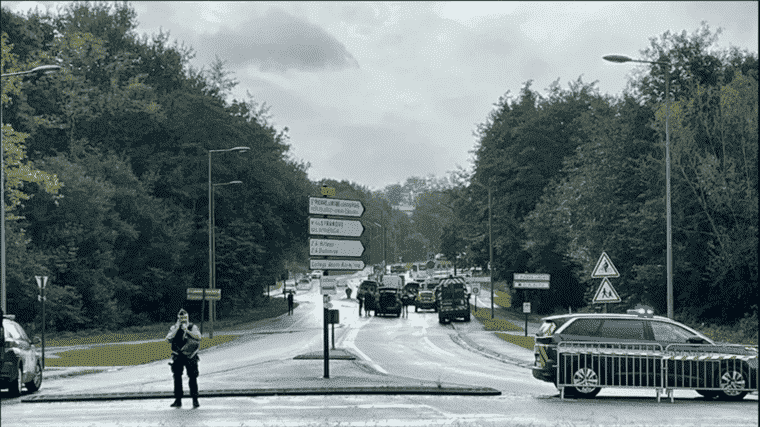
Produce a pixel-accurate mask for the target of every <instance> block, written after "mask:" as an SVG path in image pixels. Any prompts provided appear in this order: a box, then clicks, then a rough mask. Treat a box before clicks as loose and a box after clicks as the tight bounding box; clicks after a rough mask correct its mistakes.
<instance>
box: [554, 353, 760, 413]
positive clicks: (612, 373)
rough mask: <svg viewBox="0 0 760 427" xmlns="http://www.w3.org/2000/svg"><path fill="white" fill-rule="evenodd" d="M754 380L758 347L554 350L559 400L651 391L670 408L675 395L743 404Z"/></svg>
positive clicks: (754, 384) (753, 388)
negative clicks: (569, 394) (608, 390)
mask: <svg viewBox="0 0 760 427" xmlns="http://www.w3.org/2000/svg"><path fill="white" fill-rule="evenodd" d="M748 349H754V353H752V351H749V352H748V351H747V350H748ZM748 353H749V354H748ZM758 375H759V374H758V357H757V346H745V345H733V344H725V345H719V346H710V347H707V346H706V345H704V344H671V345H668V346H667V347H666V348H665V349H664V350H663V348H662V346H661V345H659V344H620V343H599V342H562V343H559V344H558V346H557V377H556V378H557V388H558V389H559V390H560V396H561V398H562V399H564V398H565V388H567V387H571V389H572V390H573V391H574V392H580V393H582V394H588V395H590V396H592V395H594V394H595V392H596V391H597V389H599V388H605V387H616V388H619V387H622V388H647V389H651V388H653V389H654V390H655V393H656V396H657V401H658V402H659V401H660V392H661V391H665V392H666V393H667V394H668V396H669V397H670V401H671V402H673V400H674V399H673V390H674V389H686V390H698V391H699V392H700V394H702V395H704V396H706V397H709V396H714V395H717V394H718V392H723V393H725V394H726V395H727V396H729V397H737V398H741V397H743V396H744V395H746V393H747V392H756V391H757V389H758V387H757V386H758V382H759V381H758ZM740 395H741V396H740Z"/></svg>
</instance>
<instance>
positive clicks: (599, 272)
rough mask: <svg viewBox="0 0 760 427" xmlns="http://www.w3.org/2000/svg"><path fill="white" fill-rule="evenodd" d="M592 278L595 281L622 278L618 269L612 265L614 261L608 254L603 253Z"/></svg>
mask: <svg viewBox="0 0 760 427" xmlns="http://www.w3.org/2000/svg"><path fill="white" fill-rule="evenodd" d="M591 277H593V278H594V279H601V278H603V277H620V274H619V273H618V271H617V268H615V266H614V265H613V264H612V260H611V259H610V257H609V256H608V255H607V252H602V255H601V256H600V257H599V261H597V262H596V267H594V271H593V272H592V273H591Z"/></svg>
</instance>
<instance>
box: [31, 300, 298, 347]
mask: <svg viewBox="0 0 760 427" xmlns="http://www.w3.org/2000/svg"><path fill="white" fill-rule="evenodd" d="M295 307H298V303H296V305H295ZM287 312H288V304H287V302H286V301H285V299H284V298H271V299H270V300H269V303H268V304H266V305H263V306H261V307H255V308H253V309H251V310H249V311H247V312H245V313H243V314H240V315H237V316H234V317H230V318H229V319H218V320H216V321H215V322H214V331H215V332H223V331H225V330H227V331H229V330H232V329H235V328H240V329H246V328H245V327H246V326H250V325H249V324H250V323H253V322H256V321H259V320H264V319H271V318H274V317H277V316H280V315H282V314H285V313H287ZM190 320H191V321H193V323H196V324H197V325H198V326H199V327H200V322H197V321H196V319H193V318H192V316H191V317H190ZM172 323H174V319H172V320H171V321H169V322H166V323H157V324H153V325H148V326H136V327H131V328H125V329H122V330H120V331H101V330H97V329H90V330H84V331H76V332H54V333H48V337H47V339H46V340H45V345H46V346H48V347H63V346H73V345H91V344H112V343H121V342H128V341H145V340H155V339H163V338H164V337H166V333H167V332H168V331H169V326H171V324H172ZM207 325H208V322H205V323H204V332H207V331H206V330H205V328H206V327H207Z"/></svg>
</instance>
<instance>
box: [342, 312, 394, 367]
mask: <svg viewBox="0 0 760 427" xmlns="http://www.w3.org/2000/svg"><path fill="white" fill-rule="evenodd" d="M367 323H368V322H367ZM364 325H366V323H363V324H362V325H361V326H360V327H358V328H351V329H350V330H349V331H348V333H347V334H346V338H345V339H343V345H344V346H345V347H350V348H351V349H353V351H355V352H356V354H358V355H359V357H361V358H362V359H363V360H364V361H365V362H367V363H369V364H370V365H372V367H373V368H375V370H376V371H378V372H380V373H383V374H387V373H388V371H386V370H385V369H383V368H382V366H380V365H378V364H377V363H375V361H373V360H372V359H370V358H369V356H367V355H366V354H364V352H363V351H361V350H359V348H358V347H356V344H354V339H355V338H356V335H358V334H359V330H361V328H362V327H363V326H364Z"/></svg>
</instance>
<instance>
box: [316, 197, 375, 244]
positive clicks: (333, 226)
mask: <svg viewBox="0 0 760 427" xmlns="http://www.w3.org/2000/svg"><path fill="white" fill-rule="evenodd" d="M320 200H321V199H320ZM362 232H364V226H363V225H362V223H361V221H349V220H345V219H326V218H309V234H318V235H322V236H343V237H359V236H361V235H362Z"/></svg>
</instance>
